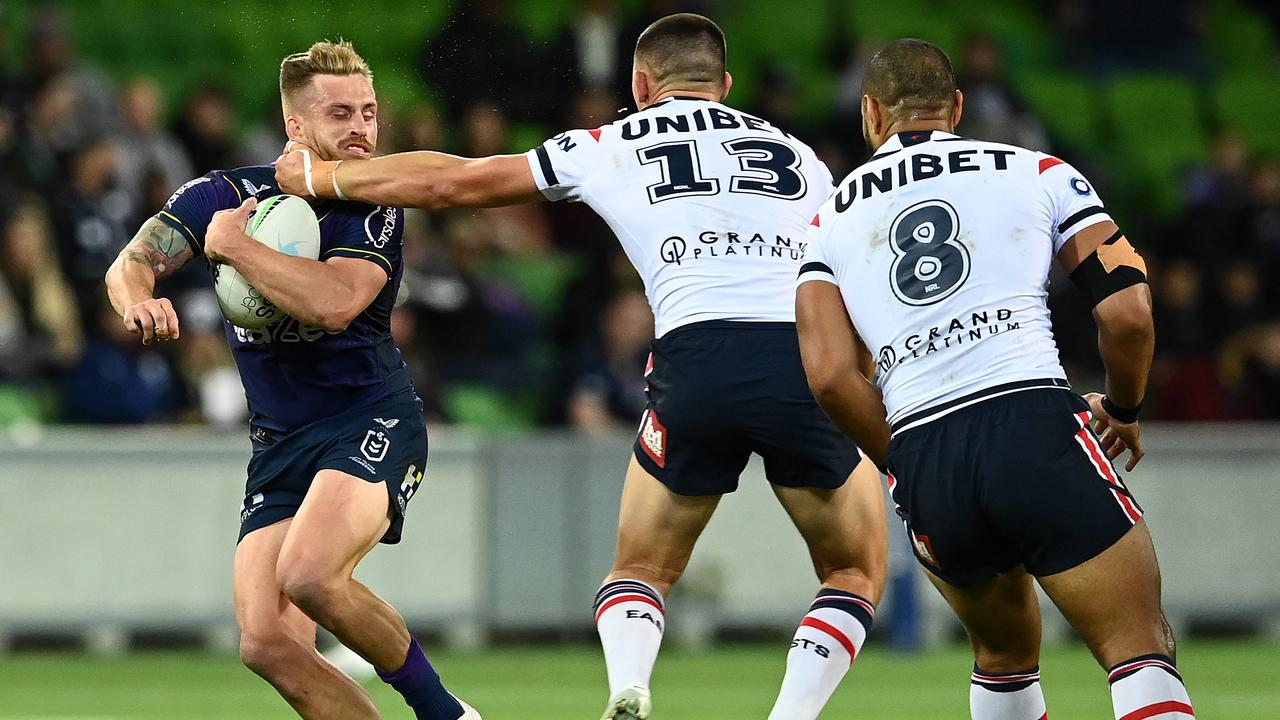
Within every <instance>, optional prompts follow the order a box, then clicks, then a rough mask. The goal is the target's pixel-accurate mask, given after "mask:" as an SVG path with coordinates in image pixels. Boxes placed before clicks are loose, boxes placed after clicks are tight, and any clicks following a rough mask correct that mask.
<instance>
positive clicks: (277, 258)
mask: <svg viewBox="0 0 1280 720" xmlns="http://www.w3.org/2000/svg"><path fill="white" fill-rule="evenodd" d="M280 98H281V103H282V109H283V115H284V126H285V131H286V133H287V134H288V137H289V138H290V139H291V140H294V141H298V142H305V143H306V144H307V145H308V146H310V147H311V148H313V149H314V150H315V151H316V153H317V154H319V155H320V156H321V157H322V158H325V159H330V160H353V161H360V160H364V159H366V158H369V157H370V156H372V155H373V152H374V150H375V148H376V147H377V141H378V104H377V98H376V96H375V95H374V90H373V81H372V74H371V73H370V71H369V67H368V65H367V64H366V63H365V61H364V60H363V59H362V58H361V57H360V56H359V55H358V54H357V53H356V51H355V49H354V48H352V46H351V45H350V44H349V43H346V42H338V43H331V42H320V43H316V44H315V45H313V46H312V47H311V48H310V49H309V50H308V51H307V52H305V53H298V54H296V55H290V56H289V57H287V58H285V59H284V62H282V63H281V66H280ZM274 172H275V171H274V170H273V168H272V167H271V166H267V165H263V166H255V167H246V168H239V169H236V170H218V171H214V172H211V173H209V174H208V175H205V176H203V177H200V178H197V179H195V180H192V181H191V182H188V183H187V184H185V185H183V186H182V187H180V188H178V190H177V192H175V193H174V194H173V196H172V197H171V198H170V199H169V201H168V202H167V203H166V204H165V206H164V208H163V209H161V210H160V212H159V213H157V214H156V215H155V217H153V218H152V219H150V220H148V221H147V222H146V223H145V224H144V225H143V226H142V229H141V230H139V231H138V234H137V235H136V236H135V237H134V239H133V241H132V242H130V243H129V245H128V246H127V247H126V248H125V249H124V250H123V251H122V252H121V253H120V256H119V258H117V259H116V262H115V263H114V264H113V265H112V267H111V269H110V270H109V271H108V273H107V288H108V290H109V292H110V296H111V300H112V303H113V305H114V306H115V308H116V310H117V311H118V312H119V313H120V315H121V317H122V319H123V321H124V324H125V327H126V328H128V329H129V330H130V331H131V332H133V333H135V334H137V335H139V336H140V337H141V339H142V342H143V344H150V343H151V342H153V341H164V340H176V339H177V338H178V336H179V325H178V317H177V314H176V313H175V311H174V308H173V304H172V303H171V302H170V301H169V300H168V299H166V298H158V297H155V295H154V288H155V282H156V280H157V279H158V278H162V277H164V276H166V275H168V274H170V273H172V272H173V271H174V270H176V269H177V268H178V267H179V266H181V265H182V264H183V263H185V262H186V261H188V260H190V259H191V258H192V257H193V256H195V255H196V254H201V253H202V254H204V255H205V257H206V258H207V259H208V260H209V261H211V263H218V264H226V265H230V266H232V267H234V268H235V269H236V270H238V271H240V273H241V274H243V275H244V276H245V277H246V278H247V279H248V280H249V282H250V283H252V284H253V285H254V287H256V288H257V289H258V290H260V291H261V292H262V293H263V294H264V295H265V296H266V297H267V298H268V299H270V300H271V301H272V302H274V303H275V304H276V305H277V306H279V307H280V308H282V309H283V310H285V312H286V313H288V317H285V318H284V319H282V320H280V321H278V322H276V323H274V324H272V325H270V326H268V327H266V328H263V329H261V330H247V329H244V328H239V327H235V326H233V325H231V324H230V323H226V332H227V340H228V342H229V343H230V345H231V350H232V353H233V355H234V356H235V359H236V364H237V366H238V368H239V370H240V377H241V380H242V381H243V383H244V387H245V394H246V396H247V399H248V401H249V408H250V410H251V411H252V417H251V418H250V437H251V439H252V441H253V456H252V458H251V459H250V460H249V467H248V482H247V485H246V489H245V500H244V506H243V509H242V510H241V514H240V518H241V525H240V542H239V545H238V547H237V549H236V559H235V571H234V573H235V578H234V584H235V607H236V619H237V620H238V622H239V624H240V633H241V636H240V655H241V657H242V658H243V660H244V662H245V664H246V665H248V666H249V667H250V668H251V669H252V670H253V671H254V672H256V673H258V674H259V675H261V676H262V677H263V678H265V679H266V680H267V681H268V682H269V683H271V684H272V685H273V686H274V687H275V688H276V690H277V691H279V693H280V694H281V696H283V697H284V699H285V700H286V701H288V703H289V704H290V705H291V706H293V708H294V710H296V711H297V712H298V714H299V715H300V716H302V717H304V718H308V719H309V720H320V719H325V720H327V719H330V718H332V719H333V720H339V719H341V720H353V719H361V718H377V717H378V711H377V709H376V708H375V707H374V705H373V701H372V700H371V699H370V698H369V695H368V694H367V693H366V692H365V691H364V689H363V688H361V687H360V686H359V685H357V684H356V683H355V682H353V681H352V680H351V679H349V678H348V677H347V676H346V675H344V674H343V673H341V672H340V671H338V670H337V669H336V668H335V667H333V665H331V664H330V663H328V662H327V661H326V660H325V659H324V658H323V657H322V656H321V655H320V654H319V653H318V652H317V651H316V647H315V641H316V625H317V624H319V625H322V626H324V627H325V628H326V629H327V630H329V631H330V632H332V633H333V634H334V635H335V636H336V637H337V638H338V639H339V640H341V641H342V643H343V644H345V645H346V646H348V647H350V648H351V649H353V650H355V651H356V652H357V653H359V654H360V655H361V656H362V657H363V658H365V659H366V660H368V661H369V662H370V663H372V664H373V665H374V667H376V668H377V669H378V671H379V674H380V675H381V677H382V679H383V680H385V681H386V682H387V683H389V684H391V685H392V686H393V687H395V688H396V690H398V691H400V693H401V694H402V695H403V696H404V698H405V701H406V702H407V703H408V704H409V705H410V706H411V707H412V708H413V710H414V712H415V714H416V716H417V717H418V718H421V719H425V720H457V719H458V718H468V719H472V720H475V719H478V718H479V715H478V714H476V712H475V711H474V710H472V709H470V708H468V707H467V706H466V705H464V704H462V703H461V702H459V701H458V700H457V699H456V698H454V697H453V696H452V695H451V694H449V692H448V691H446V690H445V689H444V687H443V685H441V683H440V678H439V676H438V675H437V674H436V672H435V670H434V669H433V668H432V666H431V663H430V662H429V661H428V660H427V658H426V655H425V654H424V653H423V651H422V648H421V647H420V646H419V644H418V642H417V641H416V640H415V639H414V638H413V637H412V636H411V635H410V634H409V631H408V629H407V628H406V627H405V623H404V620H402V619H401V617H400V615H399V614H398V613H397V612H396V611H395V609H393V608H392V607H391V606H390V605H388V604H387V603H386V602H384V601H383V600H382V599H381V598H379V597H378V596H376V595H374V594H373V593H372V592H371V591H370V590H369V588H367V587H365V586H364V585H362V584H361V583H359V582H357V581H356V580H354V579H353V578H352V576H351V573H352V571H353V570H354V569H355V567H356V565H357V564H359V562H360V561H361V559H363V558H364V556H365V555H366V554H367V553H368V552H369V551H370V550H372V549H373V548H374V546H376V545H377V544H378V543H379V542H386V543H395V542H398V541H399V540H400V534H401V530H402V526H403V523H404V513H405V509H406V506H407V504H408V502H409V499H410V498H411V497H412V496H413V494H414V492H415V491H416V490H417V489H418V484H419V483H420V482H421V480H422V475H423V468H424V466H425V465H426V457H427V434H426V428H425V426H424V424H423V420H422V412H421V401H420V400H419V399H418V397H417V395H416V393H415V391H414V387H413V381H412V380H411V379H410V377H409V371H408V368H407V367H406V366H405V363H404V361H403V360H402V359H401V357H400V351H399V350H398V349H397V348H396V346H395V342H394V340H393V339H392V337H391V309H392V306H393V304H394V302H395V297H396V290H397V289H398V287H399V284H400V278H401V275H402V273H403V267H402V264H401V252H400V251H401V236H402V232H403V212H402V211H401V210H400V209H398V208H394V207H385V206H377V205H370V204H367V203H360V202H347V201H342V200H335V201H327V202H317V203H315V211H316V215H317V216H318V217H319V218H320V256H319V259H318V260H311V259H307V258H300V257H291V256H288V255H284V254H281V253H278V252H275V251H273V250H270V249H268V248H267V247H266V246H264V245H262V244H260V243H258V242H257V241H255V240H253V239H252V238H250V237H249V236H248V235H246V234H245V232H244V227H245V222H246V220H247V219H248V217H249V216H250V214H251V213H252V212H253V211H254V208H255V207H256V203H257V200H259V199H262V198H268V197H271V196H274V195H279V194H281V190H280V188H279V187H278V186H277V185H276V182H275V179H274ZM214 267H216V266H214ZM215 272H216V270H215Z"/></svg>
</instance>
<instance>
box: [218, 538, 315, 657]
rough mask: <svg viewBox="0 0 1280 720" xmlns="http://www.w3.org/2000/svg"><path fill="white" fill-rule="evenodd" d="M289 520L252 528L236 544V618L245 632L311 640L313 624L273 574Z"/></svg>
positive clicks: (306, 641)
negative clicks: (286, 594) (255, 528)
mask: <svg viewBox="0 0 1280 720" xmlns="http://www.w3.org/2000/svg"><path fill="white" fill-rule="evenodd" d="M291 524H292V521H291V520H282V521H280V522H277V523H275V524H274V525H269V526H267V527H264V528H261V529H259V530H255V531H253V532H251V533H249V534H248V535H246V536H245V537H244V539H242V540H241V541H240V544H239V545H237V546H236V557H235V569H234V572H233V579H232V584H233V589H234V594H235V609H236V622H237V623H238V624H239V625H240V632H241V633H242V634H244V635H249V636H258V637H265V636H270V635H273V634H275V633H280V634H283V635H285V636H287V637H289V638H292V639H294V640H297V641H299V642H302V643H307V644H310V643H314V642H315V637H316V625H315V623H314V622H313V621H312V620H311V618H308V617H307V616H306V615H304V614H303V613H302V611H301V610H299V609H298V608H297V607H295V606H294V605H293V604H292V603H290V602H289V600H288V598H286V597H285V595H284V591H283V590H282V589H281V586H280V580H279V578H278V576H277V574H276V565H277V563H278V561H279V557H280V548H281V546H282V545H283V544H284V541H285V537H287V535H288V533H289V528H290V525H291Z"/></svg>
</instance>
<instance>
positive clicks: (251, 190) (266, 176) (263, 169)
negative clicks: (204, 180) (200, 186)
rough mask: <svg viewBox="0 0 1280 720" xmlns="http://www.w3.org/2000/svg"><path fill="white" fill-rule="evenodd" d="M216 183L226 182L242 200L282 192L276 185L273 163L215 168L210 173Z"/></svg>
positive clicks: (267, 196)
mask: <svg viewBox="0 0 1280 720" xmlns="http://www.w3.org/2000/svg"><path fill="white" fill-rule="evenodd" d="M209 177H212V178H213V179H214V181H215V184H216V183H219V182H225V183H226V184H227V185H229V186H230V187H231V188H232V189H233V190H234V191H235V193H236V195H237V196H238V197H239V199H240V200H241V201H244V200H246V199H248V198H251V197H254V198H258V199H259V200H262V199H264V198H269V197H271V196H273V195H279V194H280V186H279V185H276V170H275V168H274V167H273V166H271V165H246V166H244V167H238V168H232V169H230V170H214V171H213V172H211V173H209Z"/></svg>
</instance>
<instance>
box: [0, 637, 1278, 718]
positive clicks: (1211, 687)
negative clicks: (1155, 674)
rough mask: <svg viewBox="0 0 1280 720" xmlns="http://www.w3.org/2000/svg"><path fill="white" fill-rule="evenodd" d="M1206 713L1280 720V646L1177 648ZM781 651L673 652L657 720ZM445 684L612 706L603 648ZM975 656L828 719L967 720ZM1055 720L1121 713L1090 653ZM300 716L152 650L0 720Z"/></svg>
mask: <svg viewBox="0 0 1280 720" xmlns="http://www.w3.org/2000/svg"><path fill="white" fill-rule="evenodd" d="M1179 654H1180V658H1179V665H1180V666H1181V669H1182V671H1183V674H1184V675H1185V676H1186V678H1187V681H1188V683H1190V689H1191V695H1192V699H1193V701H1194V702H1195V705H1196V710H1197V713H1196V714H1197V717H1199V718H1201V719H1202V720H1211V719H1212V718H1280V645H1277V644H1274V643H1273V644H1267V643H1261V642H1248V643H1237V642H1230V643H1227V642H1212V643H1210V642H1196V643H1191V642H1188V643H1185V644H1184V645H1183V647H1182V648H1181V649H1180V653H1179ZM783 658H784V656H783V652H782V649H781V648H776V647H769V646H761V645H749V646H737V647H724V648H720V649H717V650H715V651H712V652H708V653H694V652H679V651H675V652H669V653H666V654H665V655H664V656H663V657H662V658H661V659H660V660H659V663H658V670H657V673H656V675H655V678H654V697H655V701H656V713H655V715H654V718H655V720H718V719H719V718H726V719H733V720H738V719H740V718H761V719H763V718H764V717H765V716H766V715H767V714H768V712H769V708H770V706H771V704H772V702H773V697H774V693H775V691H776V689H777V685H778V680H779V678H780V677H781V672H782V664H783V662H784V660H783ZM434 659H435V661H436V664H437V665H438V667H439V668H440V669H441V671H442V673H443V674H444V675H445V679H446V681H447V682H448V683H449V685H450V687H451V688H453V689H454V690H455V691H456V692H458V693H459V694H460V695H462V696H463V697H465V698H466V699H467V700H468V701H470V702H471V703H472V704H474V705H475V706H476V707H477V708H478V709H480V711H481V712H483V713H484V715H485V718H486V720H575V719H577V720H596V718H598V717H599V713H600V711H601V709H602V708H603V705H604V700H605V697H604V695H605V686H604V672H603V669H602V665H601V662H600V660H599V656H598V651H597V650H595V649H593V648H589V647H580V648H519V649H501V650H493V651H488V652H483V653H478V654H454V653H445V652H440V653H436V654H435V655H434ZM969 663H970V660H969V655H968V652H967V649H966V648H962V647H955V648H949V649H946V650H940V651H935V652H930V653H927V654H924V655H919V656H909V655H897V654H894V653H891V652H888V651H881V650H877V649H876V648H874V646H872V647H871V648H868V652H867V653H866V655H865V656H864V657H862V658H859V660H858V664H857V666H856V667H855V668H854V671H853V673H852V674H851V675H850V677H849V679H848V680H846V681H845V683H844V685H843V686H842V687H841V688H840V690H839V691H838V692H837V693H836V696H835V698H833V700H832V702H831V704H830V705H829V706H828V709H827V712H826V713H824V715H823V717H824V718H850V720H854V719H856V720H917V719H918V718H919V719H927V720H944V719H949V718H967V717H968V673H969ZM1041 671H1042V673H1043V677H1044V681H1043V682H1044V687H1045V694H1046V696H1047V698H1048V702H1049V708H1050V716H1051V717H1053V719H1054V720H1077V719H1092V718H1098V719H1106V718H1111V717H1112V716H1111V706H1110V700H1109V696H1108V694H1107V686H1106V681H1105V678H1104V675H1103V674H1102V672H1101V671H1100V670H1099V669H1098V668H1096V667H1095V666H1094V664H1093V661H1092V659H1091V658H1090V657H1089V655H1088V653H1087V652H1086V651H1084V650H1083V649H1082V648H1077V647H1069V648H1062V649H1055V650H1052V651H1050V652H1048V653H1046V655H1045V657H1044V660H1043V662H1042V663H1041ZM370 689H371V691H372V692H373V695H374V698H375V699H376V701H377V702H378V704H379V706H380V707H381V708H382V710H383V712H384V717H386V718H411V717H412V715H411V714H410V713H409V711H408V710H407V709H406V708H405V707H404V706H403V705H402V704H401V702H400V700H399V698H398V696H396V695H395V694H394V692H391V691H389V690H387V689H385V688H383V687H382V686H381V685H380V684H379V683H376V682H375V683H373V685H372V686H371V688H370ZM292 717H294V715H293V714H292V713H291V712H290V711H289V710H288V708H287V707H286V706H285V705H284V703H283V702H282V701H280V700H279V699H278V698H277V697H276V696H275V695H274V693H273V692H272V691H271V690H270V689H269V688H268V687H267V686H266V685H265V684H264V683H262V682H261V681H259V680H258V679H257V678H255V677H254V676H252V675H251V674H250V673H249V672H248V671H247V670H245V669H243V668H242V667H241V666H240V665H239V664H238V662H237V661H236V660H235V659H234V658H231V657H226V656H220V655H203V654H167V653H165V654H161V653H157V654H141V655H133V656H128V657H125V658H122V659H115V660H107V659H94V658H89V657H86V656H82V655H19V656H16V657H12V658H6V659H3V660H0V720H17V719H18V718H25V719H29V720H36V719H37V718H40V719H43V720H51V719H53V718H57V719H59V720H108V719H121V720H122V719H124V718H138V719H140V720H141V719H145V720H153V719H154V720H160V719H161V718H163V719H165V720H188V719H190V720H214V719H215V718H216V719H218V720H224V719H225V720H232V719H233V718H234V719H235V720H246V719H249V718H252V719H253V720H259V719H261V720H273V719H275V718H279V719H281V720H286V719H287V718H292Z"/></svg>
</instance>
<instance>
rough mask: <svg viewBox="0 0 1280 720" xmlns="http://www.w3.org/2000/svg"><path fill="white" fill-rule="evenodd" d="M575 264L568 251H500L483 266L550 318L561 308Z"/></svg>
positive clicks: (489, 273)
mask: <svg viewBox="0 0 1280 720" xmlns="http://www.w3.org/2000/svg"><path fill="white" fill-rule="evenodd" d="M576 265H577V261H576V260H575V259H574V258H572V257H570V256H568V255H552V256H528V255H503V256H501V257H498V258H495V259H494V260H493V261H491V262H489V263H488V264H487V265H486V266H485V274H486V275H487V276H489V277H492V278H498V279H502V280H506V281H507V282H509V283H511V284H512V285H513V286H515V287H516V288H518V289H519V290H520V293H521V295H523V296H524V298H525V299H526V300H528V301H529V302H530V303H531V304H532V305H533V307H534V308H535V309H536V310H537V311H538V314H539V315H540V316H542V317H543V318H551V317H554V316H555V314H556V313H557V312H558V311H559V310H560V303H561V301H562V300H563V299H564V289H565V286H566V285H568V283H569V281H570V280H571V279H572V278H573V275H574V272H575V268H576Z"/></svg>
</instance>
